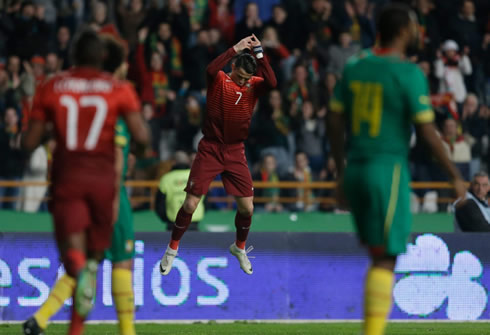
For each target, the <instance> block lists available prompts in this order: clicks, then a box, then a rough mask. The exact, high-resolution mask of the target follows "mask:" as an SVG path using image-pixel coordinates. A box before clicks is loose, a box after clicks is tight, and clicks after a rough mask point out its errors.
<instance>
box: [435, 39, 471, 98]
mask: <svg viewBox="0 0 490 335" xmlns="http://www.w3.org/2000/svg"><path fill="white" fill-rule="evenodd" d="M458 51H459V46H458V44H457V43H456V42H455V41H453V40H447V41H446V42H444V44H443V46H442V52H441V51H438V52H437V59H436V61H435V63H434V74H435V76H436V77H437V78H438V79H439V92H440V93H445V92H450V93H452V94H453V95H454V99H455V100H456V102H457V103H459V104H462V103H463V102H464V99H465V98H466V86H465V83H464V77H463V76H466V75H470V74H471V73H472V67H471V62H470V59H469V58H468V54H469V49H468V47H465V49H464V50H463V54H462V55H460V54H458Z"/></svg>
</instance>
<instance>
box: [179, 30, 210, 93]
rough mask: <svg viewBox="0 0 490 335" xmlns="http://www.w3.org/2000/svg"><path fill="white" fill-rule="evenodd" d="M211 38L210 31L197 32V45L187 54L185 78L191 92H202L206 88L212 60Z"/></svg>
mask: <svg viewBox="0 0 490 335" xmlns="http://www.w3.org/2000/svg"><path fill="white" fill-rule="evenodd" d="M210 47H211V37H210V34H209V31H207V30H199V31H198V32H197V39H196V44H195V45H194V46H193V47H191V48H190V49H189V51H188V52H186V53H185V60H184V64H185V67H184V77H185V80H187V81H189V90H190V91H197V92H201V91H202V90H205V88H206V76H205V75H204V74H205V73H206V66H208V64H209V62H210V60H211V51H210Z"/></svg>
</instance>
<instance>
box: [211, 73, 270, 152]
mask: <svg viewBox="0 0 490 335" xmlns="http://www.w3.org/2000/svg"><path fill="white" fill-rule="evenodd" d="M263 80H264V79H263V78H260V77H255V76H253V77H252V78H250V79H249V81H248V82H247V83H246V84H245V85H243V86H242V87H240V86H238V85H237V84H235V83H234V82H233V80H231V78H230V77H229V76H228V75H227V74H226V73H224V72H223V71H220V72H218V75H217V76H216V78H215V79H214V81H213V83H212V85H210V86H209V87H208V93H207V98H206V112H207V114H206V119H205V121H204V127H203V133H204V137H206V138H207V139H212V140H215V141H218V142H221V143H227V144H231V143H239V142H243V141H245V140H246V139H247V136H248V129H249V127H250V121H251V120H252V114H253V110H254V107H255V104H256V103H257V99H258V95H257V92H256V90H255V88H256V86H257V84H258V83H260V82H262V81H263Z"/></svg>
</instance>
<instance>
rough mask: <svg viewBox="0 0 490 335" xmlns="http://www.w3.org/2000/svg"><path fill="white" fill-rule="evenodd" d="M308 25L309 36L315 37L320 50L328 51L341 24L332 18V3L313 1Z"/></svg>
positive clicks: (307, 21)
mask: <svg viewBox="0 0 490 335" xmlns="http://www.w3.org/2000/svg"><path fill="white" fill-rule="evenodd" d="M306 25H307V29H308V34H310V35H313V36H314V38H315V40H316V41H317V43H318V45H319V47H320V48H322V49H324V50H327V49H328V47H329V46H330V45H331V44H332V43H333V41H334V38H335V35H336V34H337V33H338V28H339V23H338V22H337V21H336V20H335V17H334V16H332V3H331V1H330V0H313V2H312V3H311V9H310V12H309V15H308V17H307V20H306Z"/></svg>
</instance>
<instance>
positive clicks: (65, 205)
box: [23, 31, 149, 335]
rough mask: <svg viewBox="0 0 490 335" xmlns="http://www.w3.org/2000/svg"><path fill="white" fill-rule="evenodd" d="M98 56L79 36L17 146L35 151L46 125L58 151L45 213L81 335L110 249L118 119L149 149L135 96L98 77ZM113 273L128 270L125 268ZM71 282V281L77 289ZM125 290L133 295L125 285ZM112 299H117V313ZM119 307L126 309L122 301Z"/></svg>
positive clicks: (101, 52)
mask: <svg viewBox="0 0 490 335" xmlns="http://www.w3.org/2000/svg"><path fill="white" fill-rule="evenodd" d="M104 56H106V48H105V45H104V42H103V41H102V39H101V38H100V37H99V36H98V35H97V34H96V33H95V32H92V31H84V32H83V33H82V34H81V35H80V36H79V38H78V39H77V41H76V43H75V45H74V49H73V57H74V64H75V68H73V69H72V70H69V71H67V72H65V73H62V74H60V75H58V76H55V77H53V78H52V79H51V80H49V81H47V82H45V83H43V84H42V85H41V86H40V87H39V88H38V90H37V92H36V96H35V99H34V105H33V109H32V115H31V120H30V124H29V129H28V131H27V133H26V134H25V137H24V141H23V146H24V148H25V149H27V150H33V149H35V148H36V147H37V145H38V144H39V141H40V139H41V137H42V136H43V134H44V131H45V127H46V123H47V122H51V123H52V124H53V126H54V127H53V128H54V133H55V136H56V141H57V143H58V145H57V149H56V152H55V154H54V158H53V170H52V197H53V198H52V200H51V204H50V210H51V212H52V214H53V218H54V228H55V237H56V241H57V243H58V249H59V251H60V255H61V258H62V260H63V264H64V267H65V269H66V273H67V275H68V276H69V277H63V278H64V279H63V278H62V279H60V282H59V283H58V284H59V285H62V286H63V285H65V286H66V287H65V288H64V289H63V290H65V293H64V295H65V296H66V293H67V292H66V290H67V289H69V290H74V294H73V297H74V303H73V306H74V308H73V311H72V317H71V324H70V330H69V334H70V335H75V334H81V333H82V331H83V320H84V319H85V318H86V316H87V315H88V313H89V312H90V310H91V309H92V307H93V298H94V295H95V289H96V282H95V281H96V274H97V267H98V263H99V261H100V260H101V259H102V258H103V254H104V250H105V249H107V248H108V247H109V245H110V241H111V235H112V232H113V222H114V221H113V219H114V212H115V210H114V201H115V200H116V184H118V182H119V180H118V179H119V178H117V176H116V174H117V173H116V169H115V166H116V165H115V161H116V159H115V156H116V154H115V153H116V150H115V144H114V138H115V136H114V135H115V129H116V121H117V119H118V117H119V116H122V117H123V119H124V120H125V122H126V124H127V126H128V129H129V132H130V133H131V135H132V136H133V139H134V140H135V141H136V142H137V143H140V144H148V143H149V132H148V130H147V127H146V126H145V124H144V121H143V118H142V116H141V114H140V113H139V111H140V104H139V101H138V98H137V96H136V93H135V92H134V90H133V88H132V87H131V85H130V84H129V83H127V82H123V81H119V80H116V79H114V78H112V77H111V76H109V75H108V74H105V73H102V71H101V70H100V69H101V67H102V65H103V60H104ZM117 191H118V190H117ZM121 193H122V192H121ZM123 201H124V200H123ZM119 211H122V212H125V213H124V214H123V215H122V216H121V217H120V218H121V220H124V219H127V211H128V208H127V207H125V206H121V208H120V209H119ZM117 229H118V227H116V230H117ZM111 250H112V249H111ZM119 256H121V255H114V254H113V257H117V258H113V261H115V262H122V261H124V260H130V258H131V257H132V256H130V255H127V258H126V256H124V258H125V259H124V260H123V257H122V256H121V257H119ZM120 268H122V269H125V270H128V269H130V268H131V267H130V265H129V264H125V265H124V266H121V267H120ZM117 273H118V274H117ZM127 274H128V273H127V272H126V271H117V270H115V272H114V273H113V276H117V277H118V281H120V282H119V283H118V285H116V286H115V287H113V290H114V293H117V292H118V291H119V290H121V291H123V292H121V293H123V294H125V293H127V292H126V291H127V289H128V288H127V286H128V285H127V283H128V282H129V283H130V282H131V276H130V275H129V278H128V275H127ZM70 277H71V278H76V283H75V281H74V280H70V279H69V278H70ZM129 289H130V291H131V292H132V290H131V284H129ZM59 292H61V291H59ZM125 298H127V297H125ZM118 299H119V298H118V297H117V294H116V299H115V300H116V306H117V307H118V308H119V306H118ZM123 299H124V298H123ZM60 300H61V299H60ZM51 302H52V301H51ZM63 302H64V300H63V301H61V304H62V303H63ZM119 305H120V304H119ZM123 306H130V305H129V304H124V303H123ZM55 307H56V306H54V307H53V305H50V306H48V307H47V308H55ZM59 307H60V306H58V308H59ZM130 308H131V307H130ZM53 314H54V313H53ZM46 322H47V319H46ZM131 324H132V319H131ZM133 332H134V330H133ZM128 334H131V333H130V332H128Z"/></svg>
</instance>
